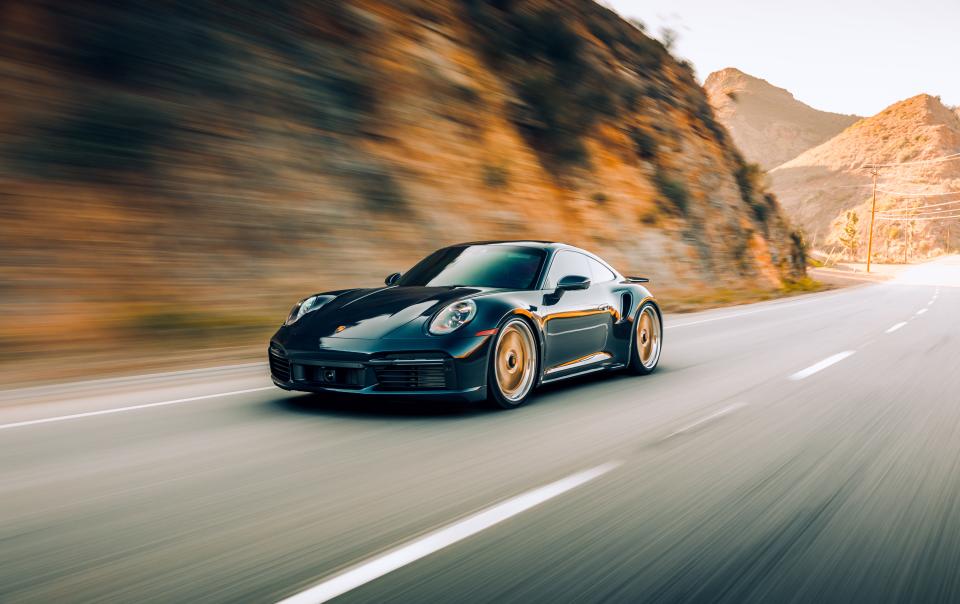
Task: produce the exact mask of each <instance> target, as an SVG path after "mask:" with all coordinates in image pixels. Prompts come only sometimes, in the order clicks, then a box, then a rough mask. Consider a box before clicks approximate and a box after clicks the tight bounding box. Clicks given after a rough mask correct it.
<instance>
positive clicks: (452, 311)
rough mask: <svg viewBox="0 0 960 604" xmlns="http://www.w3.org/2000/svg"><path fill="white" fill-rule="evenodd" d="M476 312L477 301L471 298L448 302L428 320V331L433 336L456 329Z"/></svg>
mask: <svg viewBox="0 0 960 604" xmlns="http://www.w3.org/2000/svg"><path fill="white" fill-rule="evenodd" d="M476 314H477V303H476V302H474V301H473V300H460V301H459V302H454V303H453V304H450V305H449V306H447V307H446V308H444V309H443V310H441V311H440V312H438V313H437V316H435V317H434V318H433V321H430V329H429V331H430V333H432V334H433V335H435V336H442V335H444V334H447V333H450V332H453V331H456V330H458V329H460V328H461V327H463V326H464V325H466V324H467V323H469V322H470V320H471V319H473V317H474V315H476Z"/></svg>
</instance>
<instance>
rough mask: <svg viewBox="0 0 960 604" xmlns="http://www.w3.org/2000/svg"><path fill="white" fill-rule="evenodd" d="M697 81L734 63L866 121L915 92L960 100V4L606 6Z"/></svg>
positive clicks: (840, 0)
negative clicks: (642, 30)
mask: <svg viewBox="0 0 960 604" xmlns="http://www.w3.org/2000/svg"><path fill="white" fill-rule="evenodd" d="M601 3H602V4H607V5H608V6H610V7H611V8H613V9H615V10H616V11H618V12H619V13H620V14H621V15H623V16H625V17H636V18H638V19H640V20H641V21H643V22H644V24H646V26H647V31H648V33H650V34H652V35H654V36H655V37H660V33H659V32H660V28H661V27H663V26H667V27H670V28H672V29H674V30H676V32H677V33H678V34H679V39H678V41H677V43H676V45H675V50H674V54H676V55H678V56H680V57H682V58H686V59H688V60H689V61H690V62H692V63H693V65H694V66H695V67H696V70H697V76H698V77H699V78H700V79H701V81H702V80H703V78H705V77H706V76H707V75H708V74H709V73H710V72H712V71H716V70H717V69H721V68H723V67H737V68H739V69H741V70H742V71H745V72H747V73H749V74H751V75H754V76H757V77H760V78H763V79H765V80H767V81H769V82H770V83H772V84H775V85H777V86H780V87H782V88H786V89H787V90H789V91H790V92H792V93H793V95H794V96H795V97H797V98H798V99H800V100H801V101H803V102H805V103H807V104H808V105H812V106H814V107H816V108H817V109H824V110H827V111H836V112H838V113H856V114H859V115H872V114H874V113H877V112H878V111H880V110H881V109H883V108H884V107H886V106H887V105H890V104H891V103H894V102H896V101H899V100H902V99H905V98H908V97H911V96H913V95H915V94H919V93H921V92H926V93H929V94H933V95H940V96H941V97H942V99H943V102H944V103H946V104H948V105H957V104H960V70H958V66H960V0H896V1H891V0H793V1H791V2H783V1H781V0H769V1H763V0H726V1H724V0H606V1H605V2H604V1H601Z"/></svg>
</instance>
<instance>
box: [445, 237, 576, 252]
mask: <svg viewBox="0 0 960 604" xmlns="http://www.w3.org/2000/svg"><path fill="white" fill-rule="evenodd" d="M470 245H518V246H522V247H535V248H540V249H543V250H551V249H571V250H580V248H578V247H574V246H572V245H568V244H566V243H560V242H558V241H545V240H539V239H505V240H493V241H468V242H465V243H456V244H454V245H451V246H448V247H466V246H470ZM580 251H585V250H580Z"/></svg>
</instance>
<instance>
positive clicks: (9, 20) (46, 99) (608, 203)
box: [0, 0, 804, 353]
mask: <svg viewBox="0 0 960 604" xmlns="http://www.w3.org/2000/svg"><path fill="white" fill-rule="evenodd" d="M177 6H179V7H180V8H172V7H171V5H167V4H166V3H143V4H135V3H120V4H116V3H107V2H103V3H96V2H92V3H67V2H64V3H62V4H60V5H58V4H56V3H53V4H51V3H47V4H40V3H33V2H27V1H25V0H24V1H20V2H18V1H13V2H5V3H3V5H2V6H0V11H2V13H3V14H2V18H0V28H2V29H0V80H2V83H3V85H2V86H0V132H2V147H0V154H2V157H3V161H2V162H0V179H2V190H3V197H2V207H0V212H2V217H3V220H2V221H0V247H2V249H0V252H2V257H3V260H2V265H0V283H2V284H3V285H2V286H0V304H3V308H4V313H3V316H2V319H0V321H3V323H2V324H0V327H2V329H0V333H2V334H3V336H2V337H3V338H4V341H3V342H0V349H3V350H4V351H5V352H11V353H14V352H16V351H23V350H28V349H31V348H30V346H33V345H40V344H37V342H41V344H43V345H46V346H50V347H54V348H56V347H60V349H62V350H67V349H68V348H69V347H70V346H74V345H79V344H77V343H85V344H84V345H90V343H92V342H103V341H108V340H109V339H110V338H118V337H129V338H131V339H133V340H135V341H149V342H153V341H157V342H165V341H167V339H168V338H169V337H173V336H178V335H185V334H197V333H199V334H205V335H206V336H208V337H209V338H212V341H218V338H219V337H220V335H219V334H223V333H226V332H228V331H229V332H230V333H237V332H240V331H242V330H244V329H249V330H252V331H250V333H255V334H256V335H257V337H260V335H261V334H262V333H264V331H265V330H266V329H267V328H266V327H263V326H264V325H268V326H272V325H273V324H275V323H276V321H277V320H279V318H280V316H281V315H282V314H283V313H284V312H285V311H286V310H287V307H288V306H289V304H290V303H292V302H293V301H295V299H296V298H297V296H300V295H303V294H306V293H310V292H313V291H318V290H322V289H325V288H331V287H349V286H372V285H376V284H377V283H379V282H380V280H381V279H382V277H383V275H385V274H387V273H389V272H392V271H394V270H404V269H405V268H407V267H409V266H410V265H411V264H412V263H413V262H414V261H415V260H416V259H418V258H419V257H420V256H422V255H423V254H425V253H427V252H429V251H430V250H432V249H434V248H436V247H438V246H442V245H445V244H450V243H454V242H459V241H465V240H477V239H491V238H496V239H504V238H544V239H554V240H563V241H567V242H570V243H573V244H577V245H581V246H584V247H587V248H590V249H592V250H595V251H596V252H598V253H600V254H602V255H604V256H605V257H607V258H609V259H610V261H611V262H613V263H614V264H615V265H616V266H617V267H618V268H619V269H620V270H622V271H623V272H625V273H631V274H646V275H650V276H651V277H652V278H653V283H654V286H655V287H656V288H657V290H658V291H659V292H661V293H662V294H663V295H668V294H670V293H671V292H674V293H683V292H694V291H703V290H709V289H713V288H718V287H727V288H738V287H745V286H749V287H777V286H780V285H782V284H783V283H784V282H785V281H789V280H793V279H797V278H800V277H802V275H803V274H804V268H803V253H802V251H801V249H800V247H799V244H798V238H797V237H796V236H795V235H794V234H793V233H792V231H791V229H790V227H789V226H788V225H787V223H786V222H785V220H784V219H783V216H782V214H781V212H780V209H779V206H778V204H777V202H776V200H775V198H774V197H773V196H772V195H770V194H769V193H768V192H766V191H764V190H763V186H762V184H761V183H760V182H759V179H758V178H756V175H755V174H753V173H752V172H751V171H750V169H749V168H748V167H747V166H746V165H745V163H744V161H743V160H742V158H741V157H740V155H739V153H738V152H737V151H736V149H735V148H734V146H733V145H732V143H731V142H730V140H729V138H728V135H727V133H726V131H725V129H724V128H723V127H722V126H721V125H720V124H719V123H718V122H717V121H716V119H715V116H714V113H713V111H712V109H711V107H710V105H709V103H708V102H707V99H706V97H705V95H704V92H703V89H702V88H701V87H700V86H698V85H697V83H696V82H695V80H694V77H693V74H692V72H691V70H690V69H689V67H688V66H686V65H685V64H683V63H680V62H678V61H677V60H675V59H674V58H673V57H672V56H670V54H669V53H668V52H667V51H666V50H665V49H664V48H663V46H662V45H661V44H660V43H658V42H656V41H654V40H652V39H651V38H649V37H647V36H646V35H645V34H644V33H642V32H641V31H639V30H638V29H636V28H635V27H634V26H632V25H630V24H628V23H627V22H625V21H623V20H622V19H620V18H619V17H618V16H617V15H616V14H614V13H613V12H611V11H609V10H607V9H605V8H603V7H600V6H598V5H597V4H595V3H593V2H591V1H589V0H562V1H559V2H556V1H546V0H527V1H515V2H510V1H502V0H497V1H491V2H483V1H480V0H457V1H450V2H428V1H426V0H404V1H403V2H392V1H391V2H387V1H377V0H351V1H347V2H343V1H336V2H333V1H330V2H285V1H280V2H273V3H269V4H264V3H260V2H237V3H231V4H230V5H229V6H226V5H221V4H220V3H214V2H197V3H192V4H190V6H189V7H188V6H187V5H177ZM50 302H53V303H50ZM40 307H42V312H39V313H38V311H39V310H40ZM27 325H29V327H28V326H27ZM64 333H68V334H69V337H64V336H63V334H64Z"/></svg>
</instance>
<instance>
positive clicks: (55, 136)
mask: <svg viewBox="0 0 960 604" xmlns="http://www.w3.org/2000/svg"><path fill="white" fill-rule="evenodd" d="M79 109H80V110H79V112H78V113H76V114H73V115H68V116H66V117H63V118H61V119H59V120H55V121H53V123H50V124H42V125H40V126H38V127H36V128H35V131H34V132H33V133H32V135H31V137H30V142H29V144H28V145H27V146H26V147H24V148H23V149H21V150H20V151H19V153H18V154H19V156H20V158H21V161H22V162H23V165H24V167H25V168H26V169H27V170H29V171H31V172H33V173H35V174H37V175H40V176H47V177H53V178H63V177H69V178H77V179H80V180H99V179H101V178H104V177H105V174H104V173H103V172H106V171H113V172H136V171H142V170H145V169H147V168H148V167H150V165H151V164H152V163H153V160H154V158H155V157H154V156H155V154H156V153H157V150H158V148H159V147H161V146H163V145H165V144H169V142H170V138H171V137H170V132H171V130H172V129H173V126H174V125H173V123H172V119H171V118H170V116H169V115H167V114H166V113H165V112H163V111H160V110H159V109H157V108H156V107H154V106H152V105H150V104H148V103H146V102H136V101H132V100H126V99H124V98H123V97H114V98H109V99H96V100H95V101H93V102H91V103H90V104H89V105H83V106H81V107H80V108H79ZM101 171H102V172H101Z"/></svg>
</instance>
